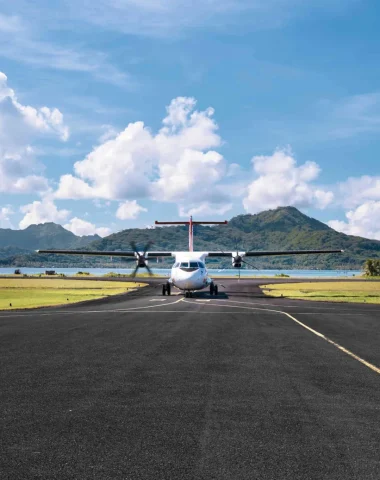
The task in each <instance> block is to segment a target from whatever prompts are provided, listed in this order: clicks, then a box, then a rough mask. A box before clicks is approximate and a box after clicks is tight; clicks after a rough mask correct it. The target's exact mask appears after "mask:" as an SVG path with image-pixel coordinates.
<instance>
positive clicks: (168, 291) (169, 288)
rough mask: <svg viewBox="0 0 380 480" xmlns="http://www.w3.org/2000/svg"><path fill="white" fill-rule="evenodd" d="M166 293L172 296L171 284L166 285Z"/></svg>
mask: <svg viewBox="0 0 380 480" xmlns="http://www.w3.org/2000/svg"><path fill="white" fill-rule="evenodd" d="M166 292H167V294H168V295H170V294H171V287H170V283H168V284H167V285H166Z"/></svg>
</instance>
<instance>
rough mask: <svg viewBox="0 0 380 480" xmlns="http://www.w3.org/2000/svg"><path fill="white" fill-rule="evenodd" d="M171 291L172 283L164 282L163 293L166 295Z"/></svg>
mask: <svg viewBox="0 0 380 480" xmlns="http://www.w3.org/2000/svg"><path fill="white" fill-rule="evenodd" d="M170 293H171V285H170V283H166V284H165V283H164V284H163V285H162V295H166V294H168V295H170Z"/></svg>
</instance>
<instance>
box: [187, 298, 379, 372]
mask: <svg viewBox="0 0 380 480" xmlns="http://www.w3.org/2000/svg"><path fill="white" fill-rule="evenodd" d="M184 302H185V303H193V302H189V301H187V300H184ZM209 305H210V306H211V305H212V306H220V305H218V304H217V303H210V304H209ZM227 306H228V307H229V308H244V309H248V310H263V311H267V312H274V313H280V314H283V315H286V316H287V317H288V318H290V319H291V320H293V321H294V322H296V323H297V324H298V325H300V326H301V327H303V328H305V329H306V330H308V331H309V332H311V333H313V334H314V335H316V336H317V337H319V338H322V339H323V340H325V341H326V342H327V343H330V345H333V346H334V347H335V348H337V349H338V350H340V351H342V352H344V353H345V354H346V355H349V356H350V357H351V358H354V359H355V360H357V361H358V362H360V363H361V364H363V365H365V366H366V367H367V368H369V369H370V370H372V371H374V372H376V373H377V374H379V375H380V368H379V367H376V365H373V364H372V363H370V362H367V360H364V358H361V357H359V356H358V355H356V354H355V353H353V352H351V350H348V349H347V348H345V347H343V346H342V345H340V344H339V343H337V342H334V340H331V338H329V337H326V335H324V334H323V333H320V332H318V331H317V330H314V329H313V328H311V327H309V326H308V325H305V324H304V323H302V322H300V321H299V320H297V319H296V318H295V317H293V315H290V313H287V312H282V311H281V310H271V309H269V308H257V307H240V306H234V305H227ZM221 313H222V312H221Z"/></svg>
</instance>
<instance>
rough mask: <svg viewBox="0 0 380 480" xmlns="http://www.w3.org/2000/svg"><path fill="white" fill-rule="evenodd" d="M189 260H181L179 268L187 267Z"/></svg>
mask: <svg viewBox="0 0 380 480" xmlns="http://www.w3.org/2000/svg"><path fill="white" fill-rule="evenodd" d="M188 266H189V262H181V268H188Z"/></svg>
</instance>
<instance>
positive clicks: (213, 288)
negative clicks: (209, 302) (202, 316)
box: [210, 283, 215, 295]
mask: <svg viewBox="0 0 380 480" xmlns="http://www.w3.org/2000/svg"><path fill="white" fill-rule="evenodd" d="M214 292H215V286H214V284H213V283H211V285H210V295H214Z"/></svg>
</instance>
